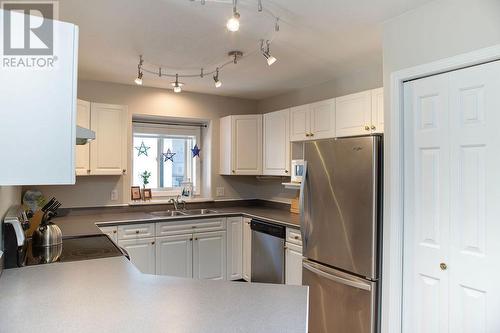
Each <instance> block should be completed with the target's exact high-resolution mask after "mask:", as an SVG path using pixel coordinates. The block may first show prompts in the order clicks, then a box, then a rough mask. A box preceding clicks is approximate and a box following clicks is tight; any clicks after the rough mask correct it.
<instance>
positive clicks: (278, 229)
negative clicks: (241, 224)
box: [250, 219, 286, 239]
mask: <svg viewBox="0 0 500 333" xmlns="http://www.w3.org/2000/svg"><path fill="white" fill-rule="evenodd" d="M250 229H252V231H257V232H262V233H264V234H268V235H271V236H274V237H278V238H282V239H285V235H286V228H285V227H283V226H281V225H276V224H272V223H268V222H264V221H260V220H257V219H252V221H251V222H250Z"/></svg>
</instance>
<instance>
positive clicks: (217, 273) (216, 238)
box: [193, 231, 226, 280]
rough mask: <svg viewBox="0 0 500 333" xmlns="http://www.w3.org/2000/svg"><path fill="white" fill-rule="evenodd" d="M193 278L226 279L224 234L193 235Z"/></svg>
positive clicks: (217, 232)
mask: <svg viewBox="0 0 500 333" xmlns="http://www.w3.org/2000/svg"><path fill="white" fill-rule="evenodd" d="M193 267H194V268H193V277H194V278H195V279H209V280H225V279H226V232H225V231H214V232H204V233H195V234H194V243H193Z"/></svg>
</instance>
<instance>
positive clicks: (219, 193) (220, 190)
mask: <svg viewBox="0 0 500 333" xmlns="http://www.w3.org/2000/svg"><path fill="white" fill-rule="evenodd" d="M216 196H218V197H223V196H224V187H217V193H216Z"/></svg>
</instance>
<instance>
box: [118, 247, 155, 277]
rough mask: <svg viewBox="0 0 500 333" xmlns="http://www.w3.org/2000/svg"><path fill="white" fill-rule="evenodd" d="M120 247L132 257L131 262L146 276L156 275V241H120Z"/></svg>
mask: <svg viewBox="0 0 500 333" xmlns="http://www.w3.org/2000/svg"><path fill="white" fill-rule="evenodd" d="M118 245H119V246H121V247H122V248H124V249H125V250H126V251H127V252H128V254H129V255H130V261H131V262H132V263H133V264H134V265H135V266H136V267H137V268H138V269H139V270H140V271H141V272H142V273H145V274H155V272H156V268H155V267H156V261H155V239H154V238H138V239H127V240H119V241H118Z"/></svg>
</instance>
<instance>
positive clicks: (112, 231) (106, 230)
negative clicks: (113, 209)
mask: <svg viewBox="0 0 500 333" xmlns="http://www.w3.org/2000/svg"><path fill="white" fill-rule="evenodd" d="M99 229H100V230H101V231H102V233H103V234H105V235H107V236H108V237H109V238H110V239H111V240H112V241H113V242H114V243H115V244H116V243H118V227H116V226H112V227H99Z"/></svg>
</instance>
